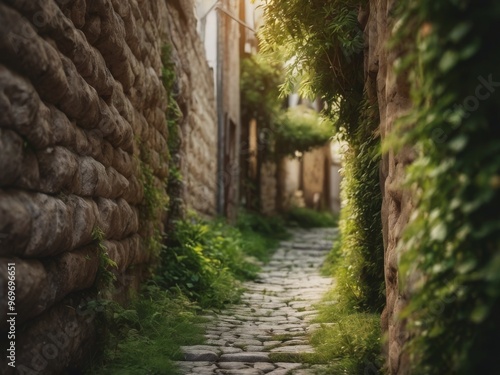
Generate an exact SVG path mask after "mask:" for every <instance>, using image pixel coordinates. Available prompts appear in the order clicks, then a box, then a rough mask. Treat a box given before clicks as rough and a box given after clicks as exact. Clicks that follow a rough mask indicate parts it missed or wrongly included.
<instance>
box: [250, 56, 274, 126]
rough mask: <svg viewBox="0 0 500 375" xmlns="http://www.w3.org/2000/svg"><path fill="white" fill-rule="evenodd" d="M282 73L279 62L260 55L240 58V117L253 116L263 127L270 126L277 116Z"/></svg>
mask: <svg viewBox="0 0 500 375" xmlns="http://www.w3.org/2000/svg"><path fill="white" fill-rule="evenodd" d="M282 82H283V73H282V68H281V64H280V63H279V62H269V61H266V60H264V59H263V58H262V56H261V55H253V56H251V57H247V58H244V59H242V60H241V76H240V89H241V103H242V106H241V110H242V117H243V118H244V119H246V120H247V121H249V120H250V119H252V118H254V119H256V120H257V122H258V123H259V124H261V125H262V126H264V127H270V126H271V125H272V124H273V122H274V121H275V120H276V118H277V117H278V116H279V113H280V107H281V100H280V99H279V89H278V87H279V85H280V84H281V83H282Z"/></svg>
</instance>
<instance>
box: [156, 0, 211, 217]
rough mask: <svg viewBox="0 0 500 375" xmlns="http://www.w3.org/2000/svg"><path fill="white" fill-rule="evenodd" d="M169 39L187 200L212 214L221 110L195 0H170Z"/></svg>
mask: <svg viewBox="0 0 500 375" xmlns="http://www.w3.org/2000/svg"><path fill="white" fill-rule="evenodd" d="M167 9H168V12H167V22H166V24H165V26H166V28H167V40H168V42H169V44H171V45H172V47H173V49H172V59H173V61H174V63H175V66H176V74H177V77H178V79H177V85H176V86H177V87H176V100H177V103H178V105H179V108H180V110H181V112H182V114H183V119H182V120H181V123H180V128H181V134H182V140H181V147H180V152H179V155H177V158H178V161H179V164H180V170H181V173H182V176H183V181H184V189H183V200H184V202H185V204H186V206H187V207H188V208H190V209H193V210H195V211H196V212H198V213H200V214H203V215H207V216H213V215H215V213H216V192H217V174H216V171H217V112H216V104H215V88H214V81H213V72H212V70H211V69H210V68H209V66H208V63H207V61H206V57H205V49H204V47H203V44H202V42H201V39H200V38H199V36H198V34H197V33H196V18H195V16H194V11H193V9H194V4H193V0H181V1H172V2H167Z"/></svg>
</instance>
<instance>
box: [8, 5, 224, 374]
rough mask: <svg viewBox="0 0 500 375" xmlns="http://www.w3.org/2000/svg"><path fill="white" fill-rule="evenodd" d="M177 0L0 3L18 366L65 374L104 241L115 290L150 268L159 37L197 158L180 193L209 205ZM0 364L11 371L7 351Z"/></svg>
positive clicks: (160, 102) (159, 164) (196, 54)
mask: <svg viewBox="0 0 500 375" xmlns="http://www.w3.org/2000/svg"><path fill="white" fill-rule="evenodd" d="M187 3H188V2H186V1H184V0H183V1H181V2H175V1H174V2H170V1H169V2H168V5H167V3H166V2H165V1H162V0H148V1H146V0H126V1H124V0H93V1H85V0H57V1H56V0H46V1H24V0H17V1H15V0H11V1H4V2H1V3H0V155H1V158H0V287H1V289H0V290H1V292H0V293H1V298H0V301H1V304H0V315H1V316H2V317H4V318H5V317H6V316H7V315H6V314H7V306H6V292H7V283H6V279H7V272H6V271H7V267H6V264H7V263H10V262H12V263H15V265H16V305H15V309H16V312H17V314H18V315H17V316H16V328H17V334H16V338H15V347H16V354H17V357H16V365H17V371H18V372H19V373H29V374H57V373H61V372H62V371H63V369H65V368H72V367H73V366H77V365H78V364H79V363H80V362H81V361H82V360H83V359H84V358H85V356H86V355H87V354H88V353H87V351H88V349H89V348H91V347H92V342H93V339H94V336H95V330H94V319H93V317H94V316H95V311H92V310H89V309H86V308H85V307H84V306H85V302H86V301H88V300H90V299H93V298H95V290H96V289H95V286H96V279H97V281H99V275H103V274H105V273H103V267H102V261H103V260H105V257H103V248H105V249H107V253H108V254H109V257H110V258H111V259H112V260H113V261H114V262H116V264H117V267H116V268H113V267H108V268H109V270H111V271H113V272H114V273H115V274H116V275H117V279H118V280H117V282H116V283H115V284H116V285H115V286H116V290H115V296H116V298H118V299H123V296H125V295H126V294H127V293H126V291H127V290H129V288H134V287H137V285H138V283H139V282H140V280H141V279H143V278H144V276H145V275H147V274H148V269H149V268H150V266H151V262H152V261H153V259H154V256H153V254H152V252H153V249H152V248H151V245H150V244H151V241H149V240H148V239H149V238H150V237H151V236H152V235H153V234H155V233H161V232H162V230H163V224H162V223H163V222H164V219H165V210H164V209H163V203H164V202H166V201H167V199H168V197H167V195H166V190H165V187H166V179H167V176H168V172H169V171H168V147H167V140H168V131H167V123H166V117H165V110H166V108H167V103H168V99H167V98H168V95H167V93H166V91H165V89H164V87H163V84H162V81H161V70H162V60H161V51H162V46H163V45H164V44H165V43H166V42H171V43H172V44H173V45H174V50H173V55H174V58H176V63H177V67H178V72H177V73H178V74H179V80H178V85H177V86H178V87H177V89H178V97H177V99H178V102H179V106H180V108H181V109H182V112H183V114H184V120H183V121H184V122H183V124H182V129H183V139H184V143H183V152H184V154H189V155H193V157H192V158H187V159H186V163H185V164H184V166H183V168H184V172H185V175H187V176H188V177H187V188H186V189H187V191H186V192H185V196H184V197H185V198H186V199H187V201H188V205H190V206H192V207H193V208H195V209H197V210H199V211H202V212H206V213H212V212H214V206H215V178H214V177H213V176H215V164H214V163H215V155H214V154H213V153H214V150H215V147H214V146H213V145H214V143H215V140H214V139H215V136H216V134H215V131H213V129H214V127H215V120H214V118H215V115H214V112H213V102H214V100H213V82H212V78H211V74H210V72H209V70H208V67H207V66H206V63H205V62H204V59H203V49H202V46H201V44H200V42H199V40H197V34H196V30H195V25H194V17H193V16H192V12H193V8H192V6H191V7H190V8H189V7H187V8H186V9H184V11H181V10H182V9H181V8H182V6H181V5H183V6H185V5H186V4H187ZM176 4H177V6H176ZM188 5H189V4H188ZM167 7H168V9H167ZM187 51H191V52H189V55H188V54H187V53H188V52H187ZM205 73H208V76H207V77H205V76H204V75H205ZM191 93H194V94H193V96H191ZM200 108H203V109H200ZM204 111H205V112H204ZM200 182H201V183H202V184H203V186H207V187H208V190H209V191H208V192H200V191H199V189H197V188H196V186H197V184H198V183H200ZM212 196H213V199H212ZM181 198H182V197H181ZM4 318H2V320H1V322H0V330H1V332H0V334H1V341H0V342H1V344H2V345H1V346H2V348H1V349H2V352H3V353H5V352H6V351H5V347H6V346H8V345H7V341H6V337H7V335H6V331H5V330H6V319H4ZM9 345H10V343H9ZM23 371H24V372H23ZM0 372H1V373H2V374H11V373H14V372H15V370H14V369H12V368H11V367H8V366H7V364H6V356H5V355H2V356H1V357H0Z"/></svg>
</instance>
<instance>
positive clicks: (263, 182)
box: [260, 161, 277, 215]
mask: <svg viewBox="0 0 500 375" xmlns="http://www.w3.org/2000/svg"><path fill="white" fill-rule="evenodd" d="M276 194H277V193H276V163H273V162H270V161H265V162H263V163H262V167H261V171H260V207H261V208H260V210H261V212H262V213H263V214H264V215H272V214H275V213H276Z"/></svg>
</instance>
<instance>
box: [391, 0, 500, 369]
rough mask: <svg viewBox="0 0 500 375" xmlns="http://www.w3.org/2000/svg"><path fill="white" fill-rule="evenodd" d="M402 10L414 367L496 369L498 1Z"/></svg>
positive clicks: (406, 271) (415, 4)
mask: <svg viewBox="0 0 500 375" xmlns="http://www.w3.org/2000/svg"><path fill="white" fill-rule="evenodd" d="M399 17H400V18H401V20H400V25H405V27H401V28H400V31H399V33H398V36H397V39H396V41H395V44H397V45H404V46H405V47H406V48H407V51H406V54H405V56H406V57H405V58H404V59H401V60H400V61H399V62H398V63H399V66H400V68H401V69H402V70H405V71H406V73H407V74H409V77H410V79H409V81H410V82H411V83H412V95H413V99H414V109H413V111H412V112H411V113H410V114H409V115H408V116H407V117H406V118H405V119H404V120H403V121H402V122H401V124H400V126H399V129H400V132H399V133H398V137H399V138H400V139H403V142H402V143H403V144H409V145H414V147H415V149H416V151H417V152H418V158H417V160H416V161H415V163H414V164H413V165H412V166H411V168H409V170H408V181H409V184H410V186H412V187H413V189H414V194H415V205H416V208H415V212H414V218H413V220H412V221H411V223H410V224H409V225H408V228H407V230H406V235H405V239H404V243H403V246H402V247H403V248H404V249H406V252H405V255H404V257H403V261H402V267H401V275H402V279H403V281H405V282H406V283H410V286H411V288H412V290H413V291H414V292H413V294H412V296H411V301H410V305H409V308H408V309H407V311H406V317H407V318H408V326H409V328H410V330H411V331H412V338H411V340H410V344H409V346H408V347H407V352H408V353H409V355H410V356H411V362H412V364H413V367H414V368H413V371H412V373H414V374H431V375H432V374H443V373H453V374H464V375H465V374H482V373H490V374H491V373H493V372H495V371H496V370H495V369H498V368H500V357H499V356H498V353H497V349H496V348H497V341H498V336H499V335H500V325H499V324H498V322H499V316H500V217H499V215H498V207H500V194H499V189H500V137H499V136H500V128H499V126H498V122H499V115H498V113H499V112H498V108H499V106H500V95H499V94H498V92H497V90H498V86H500V74H499V73H498V67H499V66H500V52H498V50H497V49H496V48H491V46H494V45H496V38H497V33H496V32H495V31H494V30H495V26H494V25H496V24H497V22H498V19H499V17H500V4H499V3H498V2H495V1H484V2H481V4H478V3H477V2H473V1H470V0H461V1H446V2H445V1H441V2H436V1H431V0H419V1H410V0H409V1H404V2H403V3H402V4H401V7H400V9H399ZM392 142H394V141H392ZM390 146H393V144H391V145H390ZM409 275H413V276H412V279H410V278H409ZM415 275H420V276H421V277H420V278H419V279H418V280H416V281H415V280H414V277H415ZM410 280H411V282H410Z"/></svg>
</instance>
